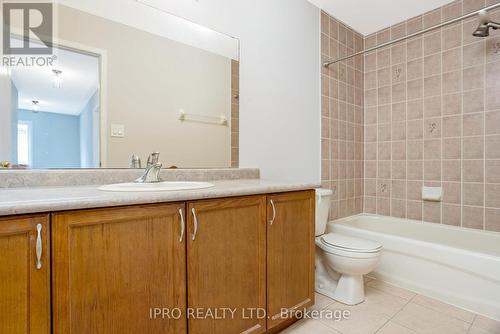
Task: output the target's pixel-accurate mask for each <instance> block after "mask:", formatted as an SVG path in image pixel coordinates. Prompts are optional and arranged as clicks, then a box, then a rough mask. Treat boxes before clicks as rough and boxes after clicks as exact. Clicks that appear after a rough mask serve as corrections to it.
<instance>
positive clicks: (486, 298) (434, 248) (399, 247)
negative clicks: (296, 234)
mask: <svg viewBox="0 0 500 334" xmlns="http://www.w3.org/2000/svg"><path fill="white" fill-rule="evenodd" d="M328 232H334V233H342V234H345V235H350V236H354V237H360V238H365V239H371V240H375V241H378V242H380V243H381V244H382V245H383V247H384V249H383V251H382V257H381V261H380V265H379V266H378V268H377V269H376V270H375V271H374V272H373V273H371V274H370V276H373V277H375V278H378V279H381V280H383V281H386V282H389V283H393V284H395V285H398V286H401V287H403V288H406V289H409V290H413V291H415V292H418V293H420V294H423V295H426V296H429V297H434V298H436V299H439V300H442V301H444V302H447V303H449V304H453V305H456V306H459V307H461V308H464V309H467V310H470V311H473V312H475V313H479V314H482V315H485V316H488V317H490V318H494V319H497V320H500V233H497V232H484V231H478V230H472V229H464V228H458V227H453V226H447V225H441V224H431V223H422V222H416V221H412V220H407V219H398V218H390V217H383V216H375V215H358V216H353V217H348V218H344V219H340V220H337V221H333V222H330V223H329V224H328Z"/></svg>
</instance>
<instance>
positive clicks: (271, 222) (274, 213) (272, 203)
mask: <svg viewBox="0 0 500 334" xmlns="http://www.w3.org/2000/svg"><path fill="white" fill-rule="evenodd" d="M270 202H271V207H272V208H273V218H271V220H270V221H269V223H270V224H271V225H273V224H274V221H275V220H276V207H275V206H274V202H273V200H270Z"/></svg>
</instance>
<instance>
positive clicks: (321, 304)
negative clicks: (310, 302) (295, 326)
mask: <svg viewBox="0 0 500 334" xmlns="http://www.w3.org/2000/svg"><path fill="white" fill-rule="evenodd" d="M314 299H315V302H316V303H315V304H314V306H311V308H310V310H322V309H324V308H325V307H327V306H328V305H330V304H332V303H333V302H334V300H333V299H331V298H329V297H327V296H324V295H322V294H319V293H315V297H314Z"/></svg>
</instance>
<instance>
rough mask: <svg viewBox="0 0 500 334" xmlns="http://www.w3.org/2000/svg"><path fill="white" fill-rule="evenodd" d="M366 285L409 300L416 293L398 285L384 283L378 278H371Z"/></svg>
mask: <svg viewBox="0 0 500 334" xmlns="http://www.w3.org/2000/svg"><path fill="white" fill-rule="evenodd" d="M367 286H369V287H372V288H375V289H377V290H381V291H384V292H387V293H389V294H391V295H394V296H397V297H400V298H403V299H406V300H410V299H412V298H413V297H415V295H416V293H415V292H412V291H408V290H406V289H402V288H400V287H397V286H395V285H392V284H389V283H385V282H383V281H380V280H371V281H370V282H368V283H367Z"/></svg>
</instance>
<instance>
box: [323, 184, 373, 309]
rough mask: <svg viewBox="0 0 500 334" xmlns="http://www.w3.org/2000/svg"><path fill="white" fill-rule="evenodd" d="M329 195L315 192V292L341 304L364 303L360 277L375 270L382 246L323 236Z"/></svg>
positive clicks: (331, 235) (335, 235) (352, 239)
mask: <svg viewBox="0 0 500 334" xmlns="http://www.w3.org/2000/svg"><path fill="white" fill-rule="evenodd" d="M331 196H332V192H331V191H330V190H324V189H317V190H316V261H315V264H316V284H315V285H316V291H317V292H318V293H321V294H323V295H326V296H328V297H331V298H333V299H335V300H337V301H339V302H341V303H343V304H347V305H356V304H359V303H361V302H363V301H364V300H365V292H364V282H363V275H366V274H368V273H369V272H371V271H372V270H373V269H375V268H376V266H377V264H378V262H379V259H380V252H381V250H382V245H380V244H379V243H377V242H375V241H370V240H364V239H359V238H352V237H348V236H345V235H341V234H338V233H328V234H325V231H326V224H327V222H328V211H329V209H330V200H331Z"/></svg>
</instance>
